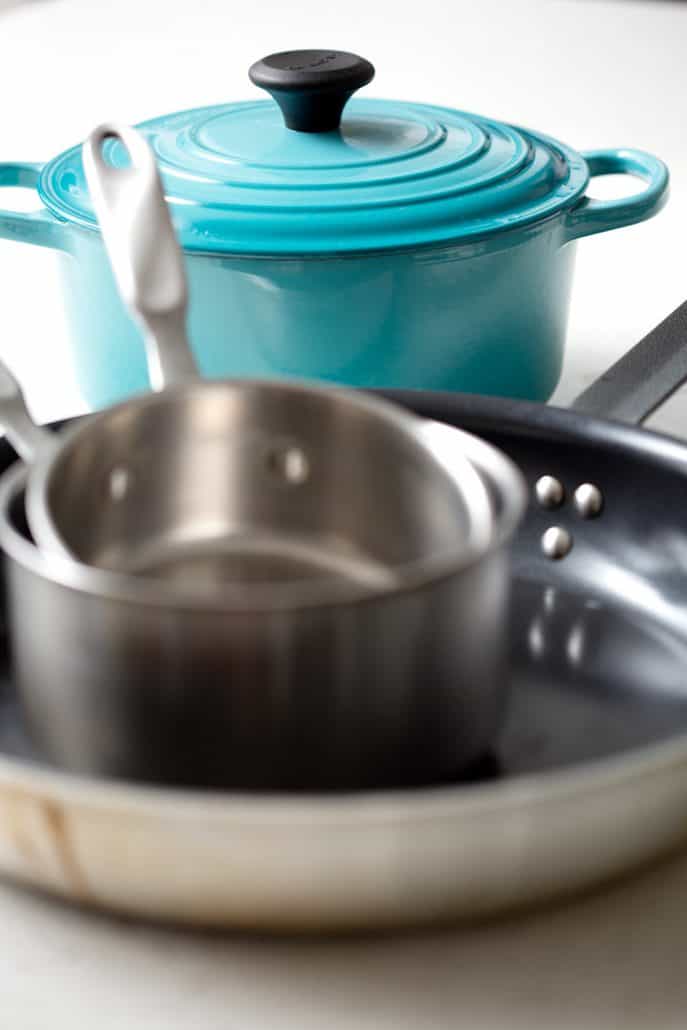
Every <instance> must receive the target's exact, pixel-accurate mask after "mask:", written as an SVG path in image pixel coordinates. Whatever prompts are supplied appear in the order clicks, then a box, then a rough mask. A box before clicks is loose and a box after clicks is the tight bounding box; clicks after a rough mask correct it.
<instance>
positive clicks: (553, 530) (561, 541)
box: [541, 526, 573, 561]
mask: <svg viewBox="0 0 687 1030" xmlns="http://www.w3.org/2000/svg"><path fill="white" fill-rule="evenodd" d="M572 545H573V538H572V536H571V535H570V533H569V532H568V530H567V529H563V527H562V526H550V527H549V528H548V529H547V530H546V532H545V533H544V535H543V536H542V538H541V549H542V551H543V552H544V554H545V555H546V557H547V558H551V559H552V560H553V561H557V560H558V559H559V558H565V556H566V554H569V553H570V549H571V548H572Z"/></svg>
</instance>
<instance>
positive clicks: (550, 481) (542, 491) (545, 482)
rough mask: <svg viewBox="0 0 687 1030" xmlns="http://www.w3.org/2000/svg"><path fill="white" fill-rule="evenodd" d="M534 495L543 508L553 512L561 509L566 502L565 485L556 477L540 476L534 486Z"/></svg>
mask: <svg viewBox="0 0 687 1030" xmlns="http://www.w3.org/2000/svg"><path fill="white" fill-rule="evenodd" d="M534 493H535V495H536V498H537V502H538V504H539V506H540V507H541V508H546V509H548V510H549V511H551V509H552V508H560V506H561V504H562V503H563V501H564V500H565V489H564V487H563V484H562V483H561V481H560V480H559V479H556V477H555V476H540V477H539V479H538V480H537V482H536V483H535V486H534Z"/></svg>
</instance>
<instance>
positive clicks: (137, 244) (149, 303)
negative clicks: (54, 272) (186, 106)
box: [83, 122, 198, 390]
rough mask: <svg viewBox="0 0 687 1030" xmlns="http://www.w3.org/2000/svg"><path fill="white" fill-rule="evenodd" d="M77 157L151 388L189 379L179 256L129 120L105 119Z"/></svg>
mask: <svg viewBox="0 0 687 1030" xmlns="http://www.w3.org/2000/svg"><path fill="white" fill-rule="evenodd" d="M110 139H115V140H118V141H119V142H120V143H121V144H122V145H123V146H124V148H125V149H126V151H127V152H128V155H129V159H130V163H129V164H128V165H127V166H126V167H115V166H114V165H112V164H110V163H109V162H108V161H107V160H106V158H105V156H104V153H103V145H104V144H105V142H106V141H107V140H110ZM83 163H84V170H85V172H86V180H87V182H88V188H89V191H90V194H91V200H92V202H93V208H94V211H95V214H96V216H97V218H98V222H99V224H100V230H101V233H102V237H103V243H104V245H105V250H106V252H107V255H108V257H109V260H110V264H111V266H112V271H113V273H114V277H115V280H116V282H117V286H118V289H119V292H120V294H121V296H122V299H123V300H124V302H125V304H126V305H127V307H128V308H129V310H130V312H131V314H132V315H133V316H134V318H135V319H136V321H137V322H139V324H140V325H141V326H142V328H143V332H144V339H145V346H146V360H147V363H148V375H149V377H150V383H151V386H152V387H153V389H154V390H163V389H164V388H165V387H166V386H172V385H174V384H176V383H183V382H188V381H189V380H195V379H197V378H198V370H197V367H196V364H195V361H194V358H193V355H192V352H191V348H190V346H189V342H188V337H187V335H186V308H187V300H188V290H187V285H186V272H185V269H184V259H183V255H182V252H181V248H180V246H179V243H178V242H177V238H176V234H175V231H174V227H173V225H172V219H171V217H170V213H169V208H168V207H167V203H166V201H165V195H164V191H163V188H162V183H161V181H160V175H159V172H158V170H157V165H156V163H155V157H154V155H153V152H152V150H151V148H150V146H149V144H148V142H147V141H146V140H145V138H144V137H143V136H142V135H141V133H139V132H137V131H136V130H135V129H132V128H130V127H129V126H126V125H120V124H118V123H116V122H105V123H103V124H102V125H99V126H98V127H97V128H96V129H94V130H93V132H92V133H91V134H90V135H89V137H88V139H87V140H86V142H85V143H84V146H83Z"/></svg>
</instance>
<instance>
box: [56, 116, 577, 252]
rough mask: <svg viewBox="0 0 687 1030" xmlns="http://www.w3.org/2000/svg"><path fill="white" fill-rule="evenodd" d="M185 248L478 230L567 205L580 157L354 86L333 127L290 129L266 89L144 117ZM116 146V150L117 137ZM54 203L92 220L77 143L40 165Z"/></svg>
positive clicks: (408, 241)
mask: <svg viewBox="0 0 687 1030" xmlns="http://www.w3.org/2000/svg"><path fill="white" fill-rule="evenodd" d="M139 128H140V129H141V131H143V132H144V133H145V135H146V136H147V138H148V141H149V142H150V144H151V146H152V148H153V150H154V152H155V154H156V157H157V161H158V166H159V168H160V172H161V174H162V177H163V181H164V184H165V193H166V196H167V200H168V202H169V203H170V204H171V206H172V211H173V217H174V223H175V225H176V228H177V231H178V233H179V238H180V241H181V243H182V244H183V246H184V248H185V249H186V250H189V251H205V252H212V253H232V254H246V253H251V254H268V255H271V254H304V253H307V254H317V253H338V254H340V253H343V252H362V251H377V250H388V249H399V248H406V247H415V246H419V245H427V244H432V243H439V242H448V241H452V242H455V241H459V240H468V239H475V238H479V237H483V236H485V235H487V234H489V233H492V232H495V231H500V230H503V229H513V228H516V227H518V226H521V225H522V226H524V225H529V224H531V223H532V222H535V221H542V220H543V219H546V218H549V217H551V216H552V215H554V214H556V213H557V212H558V211H560V210H561V209H562V208H565V207H571V206H572V205H573V204H574V203H575V201H576V200H577V199H578V198H579V197H580V196H581V195H582V194H583V193H584V190H585V188H586V186H587V182H588V179H589V173H588V169H587V165H586V163H585V161H584V159H583V158H582V157H581V156H580V155H579V154H577V153H576V152H575V151H573V150H571V149H569V148H567V147H565V146H563V145H562V144H559V143H556V142H554V141H553V140H550V139H548V138H546V137H544V136H537V135H534V134H533V133H529V132H525V131H524V130H521V129H516V128H514V127H513V126H509V125H504V124H500V123H498V122H493V121H489V120H487V119H480V118H477V117H476V116H474V115H468V114H464V113H462V112H459V111H452V110H450V109H448V108H441V107H431V106H428V105H419V104H400V103H396V102H393V101H388V100H351V101H350V102H349V104H348V105H347V107H346V111H345V112H344V118H343V121H342V123H341V127H340V129H339V130H337V131H334V132H326V133H312V134H311V133H303V132H295V131H293V130H291V129H287V128H286V127H285V126H284V124H283V122H282V118H281V114H280V112H279V111H278V109H277V107H276V105H275V104H274V103H273V102H271V101H269V100H268V101H257V102H252V103H237V104H229V105H224V106H221V107H209V108H202V109H200V110H193V111H183V112H181V113H179V114H175V115H172V116H167V117H165V118H160V119H154V120H152V121H149V122H144V123H142V124H141V125H140V126H139ZM109 156H110V160H112V162H113V163H114V164H122V163H124V162H125V160H126V155H125V154H124V153H123V151H122V150H121V148H119V149H118V145H117V144H115V145H113V146H112V147H111V148H110V155H109ZM39 193H40V194H41V197H42V199H43V201H44V203H45V205H46V207H48V208H49V209H50V210H51V211H52V212H53V213H54V214H55V215H56V216H57V217H59V218H62V219H66V220H68V221H70V222H74V223H77V224H79V225H82V226H85V227H93V226H94V224H95V222H94V216H93V211H92V208H91V204H90V199H89V197H88V191H87V188H86V185H85V181H84V173H83V168H82V165H81V151H80V148H79V147H76V148H73V149H72V150H70V151H67V153H65V154H63V155H62V156H61V157H59V158H57V160H55V161H54V162H51V163H50V164H49V165H48V166H47V167H46V168H45V170H44V172H43V174H42V175H41V179H40V183H39Z"/></svg>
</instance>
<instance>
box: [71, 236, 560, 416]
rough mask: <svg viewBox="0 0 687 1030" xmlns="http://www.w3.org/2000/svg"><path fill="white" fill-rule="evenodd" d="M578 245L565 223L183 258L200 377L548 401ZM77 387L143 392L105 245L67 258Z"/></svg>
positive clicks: (81, 240) (81, 242) (90, 239)
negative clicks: (448, 241)
mask: <svg viewBox="0 0 687 1030" xmlns="http://www.w3.org/2000/svg"><path fill="white" fill-rule="evenodd" d="M574 256H575V244H574V243H572V242H569V241H568V240H567V237H566V233H565V230H564V228H563V226H562V225H561V220H560V219H553V220H551V221H550V222H549V223H547V224H546V225H545V226H543V227H538V228H537V230H536V231H534V230H530V231H529V232H527V233H518V234H517V237H516V236H515V234H512V236H511V234H504V235H503V236H502V237H501V238H499V239H497V240H494V241H492V242H491V243H489V244H487V243H485V242H482V243H476V244H464V245H462V246H460V247H441V248H425V249H421V250H415V251H413V250H409V251H397V252H392V253H378V254H373V255H350V256H341V257H330V256H326V257H304V258H301V259H299V258H293V257H287V258H284V257H281V258H280V257H271V258H270V257H245V256H237V257H219V256H214V255H205V254H187V255H186V264H187V271H188V276H189V287H190V288H189V294H190V316H189V318H190V322H189V331H190V337H191V342H192V345H193V347H194V350H195V354H196V357H197V360H198V363H199V366H200V369H201V371H202V373H203V375H205V376H209V377H213V378H214V377H217V378H223V377H227V376H231V377H236V376H239V377H240V376H248V377H258V378H264V377H278V378H283V377H295V378H311V379H312V378H315V379H320V380H324V381H328V382H331V383H340V384H344V385H351V386H368V387H406V388H423V389H437V390H462V391H466V392H469V393H490V394H500V395H506V396H513V397H529V398H533V399H537V400H545V399H547V398H548V397H549V396H550V395H551V394H552V393H553V391H554V389H555V387H556V384H557V383H558V379H559V376H560V371H561V365H562V360H563V349H564V343H565V333H566V324H567V318H568V304H569V297H570V288H571V283H572V274H573V264H574ZM62 273H63V282H64V294H65V300H66V307H67V312H68V317H69V321H70V325H71V335H72V341H73V347H74V357H75V363H76V369H77V374H78V378H79V384H80V387H81V390H82V392H83V394H84V397H85V398H86V400H87V402H88V403H89V405H90V406H91V407H93V408H101V407H105V406H106V405H109V404H112V403H114V402H116V401H118V400H121V399H123V398H124V397H127V396H129V395H131V394H133V393H137V392H140V391H143V390H145V389H147V386H148V377H147V372H146V367H145V359H144V348H143V343H142V339H141V337H140V332H139V329H138V327H137V326H136V325H135V324H133V323H132V321H131V318H130V317H129V315H128V314H127V312H126V311H125V309H124V307H123V305H122V302H121V300H120V298H119V294H118V292H117V289H116V287H115V283H114V280H113V277H112V274H111V271H110V268H109V265H108V262H107V259H106V257H105V253H104V249H103V247H102V244H101V242H100V237H99V236H98V235H96V234H93V233H90V232H87V231H83V230H74V231H73V232H72V233H71V238H70V240H69V250H68V252H67V253H65V254H64V255H63V257H62Z"/></svg>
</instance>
